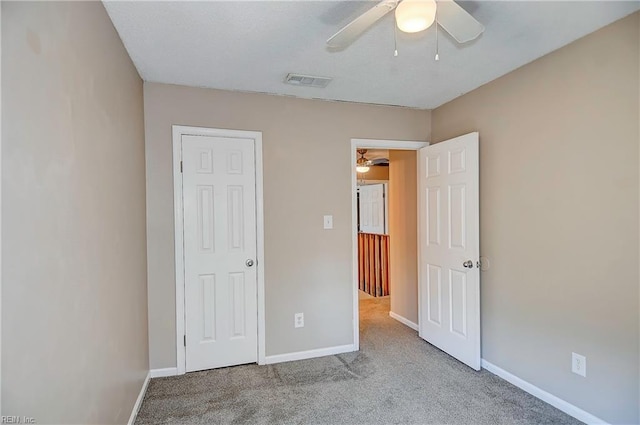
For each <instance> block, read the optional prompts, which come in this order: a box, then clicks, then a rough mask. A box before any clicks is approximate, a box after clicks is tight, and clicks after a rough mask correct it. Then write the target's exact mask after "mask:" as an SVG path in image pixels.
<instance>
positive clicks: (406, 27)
mask: <svg viewBox="0 0 640 425" xmlns="http://www.w3.org/2000/svg"><path fill="white" fill-rule="evenodd" d="M435 19H436V2H435V0H403V1H402V2H400V4H399V5H398V7H396V24H397V25H398V28H399V29H400V31H403V32H408V33H414V32H420V31H424V30H426V29H427V28H429V27H430V26H431V25H433V22H434V21H435Z"/></svg>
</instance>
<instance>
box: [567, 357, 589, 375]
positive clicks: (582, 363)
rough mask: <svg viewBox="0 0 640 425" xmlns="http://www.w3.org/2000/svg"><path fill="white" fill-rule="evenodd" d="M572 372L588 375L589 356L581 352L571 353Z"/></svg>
mask: <svg viewBox="0 0 640 425" xmlns="http://www.w3.org/2000/svg"><path fill="white" fill-rule="evenodd" d="M571 372H573V373H576V374H578V375H580V376H584V377H586V376H587V358H586V357H585V356H582V355H580V354H576V353H571Z"/></svg>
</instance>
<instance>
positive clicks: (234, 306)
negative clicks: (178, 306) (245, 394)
mask: <svg viewBox="0 0 640 425" xmlns="http://www.w3.org/2000/svg"><path fill="white" fill-rule="evenodd" d="M181 145H182V146H181V149H182V186H183V187H182V193H183V202H182V205H183V223H184V227H183V232H184V233H183V235H184V238H183V240H184V282H185V284H184V302H185V314H184V317H185V339H186V341H185V347H186V348H185V350H186V354H185V363H186V371H187V372H190V371H195V370H203V369H211V368H217V367H224V366H231V365H237V364H244V363H252V362H256V361H257V358H258V323H257V322H258V319H257V317H258V314H257V308H258V306H257V273H256V270H257V266H256V261H257V258H256V250H257V248H256V247H257V243H256V165H255V141H254V140H253V139H242V138H227V137H212V136H201V135H198V136H193V135H182V139H181Z"/></svg>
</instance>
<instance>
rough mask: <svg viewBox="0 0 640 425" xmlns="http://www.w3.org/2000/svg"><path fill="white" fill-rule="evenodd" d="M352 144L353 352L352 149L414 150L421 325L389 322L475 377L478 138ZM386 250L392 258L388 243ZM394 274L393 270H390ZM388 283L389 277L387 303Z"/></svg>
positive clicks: (355, 263) (355, 278)
mask: <svg viewBox="0 0 640 425" xmlns="http://www.w3.org/2000/svg"><path fill="white" fill-rule="evenodd" d="M351 144H352V146H351V148H352V149H351V152H352V153H351V156H352V158H351V160H352V161H351V163H352V164H353V165H352V172H351V173H352V212H353V217H352V222H353V229H352V238H353V241H352V242H353V257H352V258H353V260H352V261H353V283H352V285H353V290H354V296H353V300H354V307H353V308H354V323H356V327H355V329H354V342H355V343H354V345H356V347H357V348H359V334H358V330H359V322H358V319H359V318H358V312H359V300H358V286H357V283H358V260H357V257H358V245H357V217H356V213H357V205H356V199H357V198H356V190H357V186H356V178H355V177H356V167H355V166H354V165H355V164H356V158H355V153H356V149H358V148H365V147H375V148H387V149H394V150H395V149H398V150H415V151H418V157H417V160H414V161H415V162H414V164H415V165H416V166H417V173H416V178H415V180H416V181H415V182H412V183H415V184H416V185H415V186H414V187H416V188H417V190H416V192H417V193H416V196H417V222H418V231H417V234H418V244H417V253H416V254H417V263H418V276H417V289H418V290H417V294H416V296H417V299H418V314H417V318H418V321H417V323H413V322H411V321H410V320H406V317H404V318H403V317H400V315H397V314H396V315H395V316H394V314H392V312H390V316H391V317H393V318H395V319H397V320H399V321H401V322H403V323H404V324H406V325H407V326H409V327H411V328H413V329H417V330H418V335H419V336H420V337H421V338H422V339H424V340H426V341H427V342H429V343H430V344H432V345H434V346H436V347H437V348H439V349H441V350H442V351H444V352H446V353H447V354H449V355H451V356H452V357H454V358H456V359H458V360H460V361H461V362H463V363H465V364H466V365H468V366H469V367H471V368H473V369H475V370H480V341H481V338H480V270H479V268H480V262H479V259H480V252H479V251H480V238H479V210H480V208H479V135H478V133H469V134H466V135H463V136H459V137H456V138H454V139H450V140H446V141H443V142H441V143H438V144H436V145H433V146H428V144H427V143H425V142H394V141H385V140H368V139H353V140H352V142H351ZM391 236H392V237H393V235H391ZM390 250H391V252H393V243H391V249H390ZM393 267H394V265H393V264H391V265H390V268H391V270H392V271H393ZM393 278H394V277H393V273H392V276H391V280H392V289H391V297H392V298H391V300H392V301H393V292H394V290H393ZM392 309H393V306H392Z"/></svg>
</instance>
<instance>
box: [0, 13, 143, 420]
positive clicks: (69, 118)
mask: <svg viewBox="0 0 640 425" xmlns="http://www.w3.org/2000/svg"><path fill="white" fill-rule="evenodd" d="M1 7H2V265H3V268H2V414H3V415H26V416H31V417H34V418H35V419H36V421H37V423H126V422H127V421H128V419H129V415H130V414H131V410H132V408H133V405H134V403H135V400H136V398H137V396H138V394H139V392H140V389H141V387H142V383H143V381H144V379H145V377H146V375H147V372H148V369H149V368H148V365H149V358H148V342H147V307H146V295H147V294H146V250H145V177H144V176H145V172H144V118H143V100H142V94H143V93H142V81H141V79H140V78H139V76H138V73H137V72H136V70H135V68H134V66H133V64H132V63H131V61H130V60H129V57H128V55H127V52H126V51H125V49H124V47H123V45H122V43H121V41H120V38H119V37H118V34H117V33H116V31H115V29H114V28H113V26H112V24H111V21H110V19H109V17H108V16H107V13H106V12H105V10H104V7H103V5H102V3H100V2H90V3H76V2H70V3H57V2H56V3H27V2H2V6H1Z"/></svg>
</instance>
